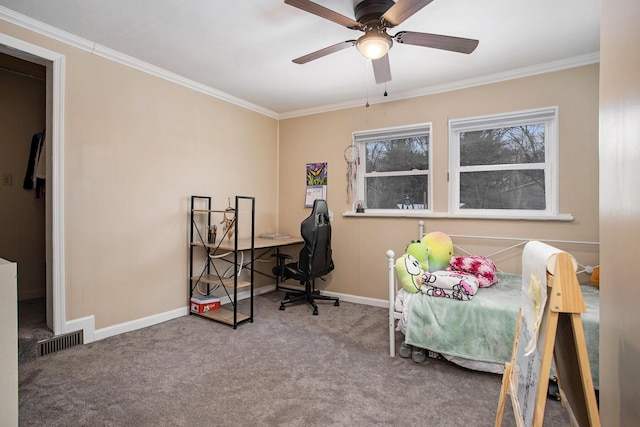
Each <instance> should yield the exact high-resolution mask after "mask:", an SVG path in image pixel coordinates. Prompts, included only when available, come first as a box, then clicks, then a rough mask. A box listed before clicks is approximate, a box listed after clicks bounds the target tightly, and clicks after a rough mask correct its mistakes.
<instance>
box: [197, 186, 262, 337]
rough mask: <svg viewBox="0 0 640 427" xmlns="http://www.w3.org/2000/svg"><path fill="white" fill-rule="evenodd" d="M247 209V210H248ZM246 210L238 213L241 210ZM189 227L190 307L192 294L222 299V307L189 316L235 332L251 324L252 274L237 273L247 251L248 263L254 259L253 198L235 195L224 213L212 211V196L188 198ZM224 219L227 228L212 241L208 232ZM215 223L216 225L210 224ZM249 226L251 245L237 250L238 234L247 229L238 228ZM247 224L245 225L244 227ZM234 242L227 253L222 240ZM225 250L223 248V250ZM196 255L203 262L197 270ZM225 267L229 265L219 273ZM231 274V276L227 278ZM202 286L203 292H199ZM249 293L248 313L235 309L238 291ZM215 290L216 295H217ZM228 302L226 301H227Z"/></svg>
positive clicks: (252, 272) (226, 245)
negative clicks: (242, 278) (243, 277)
mask: <svg viewBox="0 0 640 427" xmlns="http://www.w3.org/2000/svg"><path fill="white" fill-rule="evenodd" d="M248 206H250V209H249V208H248ZM243 208H244V209H246V210H244V211H243V210H241V209H243ZM246 215H248V216H249V217H250V219H246V218H245V216H246ZM190 217H191V226H190V232H189V278H188V279H189V305H191V297H193V296H194V292H195V294H199V295H201V296H205V297H206V296H216V297H220V298H221V299H223V300H224V301H223V302H224V304H223V305H222V306H221V307H220V308H218V309H215V310H210V311H207V312H204V313H195V312H193V311H192V312H191V314H194V315H198V316H202V317H206V318H207V319H211V320H215V321H217V322H221V323H225V324H228V325H231V326H233V328H234V329H236V327H237V326H238V325H239V324H241V323H244V322H253V292H254V271H253V269H252V268H250V269H245V270H246V271H248V275H249V279H248V280H241V279H240V278H239V276H240V274H239V273H240V272H241V271H242V270H243V267H242V266H243V264H244V263H245V262H246V261H244V253H243V251H245V250H247V251H250V256H251V259H250V262H253V260H254V257H255V247H254V244H253V241H254V238H255V231H254V229H255V197H250V196H236V197H235V206H234V207H233V208H232V207H228V208H226V209H223V210H216V209H211V197H209V196H191V209H190ZM220 218H223V221H222V222H221V223H224V222H225V221H226V223H227V225H228V226H227V227H226V228H224V229H223V230H222V232H221V233H219V234H216V237H215V239H210V236H211V233H210V230H211V229H212V227H217V220H219V219H220ZM212 220H213V221H215V222H212ZM241 223H242V224H243V227H247V226H248V227H249V228H250V230H249V231H250V233H249V241H250V242H251V244H250V245H249V247H247V248H244V247H243V248H242V249H240V248H239V246H238V240H239V232H240V231H243V232H245V233H246V230H245V229H244V228H243V227H241V225H240V224H241ZM247 223H248V225H247ZM225 239H227V240H229V241H230V240H231V239H233V242H234V244H233V247H232V249H231V250H228V249H227V248H228V247H229V245H228V244H224V240H225ZM223 246H224V247H225V248H224V249H222V247H223ZM198 253H199V254H200V255H201V257H200V258H203V259H202V263H201V265H199V266H198V267H199V268H196V267H197V264H198V260H199V258H198ZM224 264H230V266H229V267H228V268H226V269H224V270H222V266H223V265H224ZM230 273H231V275H229V274H230ZM203 286H204V290H203V289H201V288H202V287H203ZM220 289H222V290H224V295H220V291H219V290H220ZM245 289H248V290H249V309H248V313H247V312H240V311H239V310H238V290H245ZM216 291H217V292H216ZM227 300H228V301H227Z"/></svg>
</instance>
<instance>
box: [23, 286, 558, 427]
mask: <svg viewBox="0 0 640 427" xmlns="http://www.w3.org/2000/svg"><path fill="white" fill-rule="evenodd" d="M282 297H283V293H281V292H273V293H270V294H266V295H263V296H259V297H256V304H255V321H254V322H253V323H245V324H242V325H240V326H239V327H238V329H236V330H233V329H232V328H231V327H229V326H226V325H222V324H219V323H216V322H212V321H210V320H207V319H204V318H201V317H197V316H185V317H181V318H179V319H175V320H172V321H169V322H165V323H162V324H159V325H155V326H152V327H149V328H145V329H141V330H137V331H134V332H130V333H126V334H121V335H118V336H114V337H111V338H107V339H104V340H101V341H97V342H94V343H91V344H87V345H84V346H78V347H73V348H70V349H67V350H63V351H60V352H58V353H53V354H50V355H47V356H43V357H40V358H35V359H31V360H27V361H24V362H23V363H21V364H20V366H19V381H20V386H19V396H20V425H22V426H193V425H206V426H257V425H266V426H315V425H323V426H324V425H349V426H364V425H393V426H395V425H398V426H409V425H423V426H491V425H493V424H494V421H495V413H496V409H497V405H498V398H499V392H500V382H501V376H499V375H492V374H484V373H478V372H472V371H468V370H465V369H462V368H460V367H457V366H455V365H452V364H450V363H449V362H446V361H443V360H435V359H427V361H426V362H425V363H423V364H416V363H414V362H412V361H411V359H402V358H400V357H395V358H391V357H389V355H388V337H387V330H388V327H387V313H388V312H387V310H386V309H383V308H377V307H370V306H365V305H359V304H350V303H346V302H341V304H340V307H334V306H333V304H332V303H326V304H323V303H320V304H319V305H320V308H319V311H320V315H319V316H312V315H311V310H310V309H309V307H308V306H306V305H296V306H291V307H288V308H287V309H286V311H279V310H278V301H279V300H280V299H281V298H282ZM243 303H244V302H243ZM396 338H397V342H398V344H400V341H401V339H402V337H401V335H400V334H399V333H398V334H397V335H396ZM510 406H511V405H510V404H508V405H507V409H506V411H505V416H504V420H503V425H505V426H512V425H515V422H514V419H513V413H512V410H511V407H510ZM546 408H547V409H546V415H545V425H547V426H564V425H569V419H568V415H567V414H566V411H565V410H564V409H563V408H562V406H561V405H560V403H558V402H554V401H551V400H547V405H546Z"/></svg>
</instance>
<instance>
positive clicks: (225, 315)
mask: <svg viewBox="0 0 640 427" xmlns="http://www.w3.org/2000/svg"><path fill="white" fill-rule="evenodd" d="M193 314H195V315H197V316H202V317H206V318H207V319H211V320H216V321H218V322H222V323H226V324H228V325H232V326H233V311H232V310H229V309H226V308H223V307H220V308H218V309H216V310H211V311H206V312H204V313H193ZM236 316H237V319H236V320H237V322H236V323H240V322H244V321H245V320H249V319H250V318H251V317H250V316H247V315H246V314H242V313H240V312H238V313H237V314H236Z"/></svg>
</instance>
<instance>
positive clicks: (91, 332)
mask: <svg viewBox="0 0 640 427" xmlns="http://www.w3.org/2000/svg"><path fill="white" fill-rule="evenodd" d="M275 289H276V286H275V285H267V286H260V287H259V288H256V289H255V290H254V296H258V295H262V294H266V293H268V292H271V291H274V290H275ZM322 293H323V294H324V295H330V296H335V297H338V298H340V300H342V301H345V302H351V303H355V304H364V305H371V306H374V307H384V308H387V307H389V303H388V301H387V300H382V299H376V298H367V297H360V296H356V295H349V294H342V293H337V292H326V291H322ZM249 296H250V294H249V291H244V292H239V293H238V300H243V299H246V298H249ZM228 302H229V297H224V298H221V300H220V303H221V304H227V303H228ZM188 314H189V306H185V307H180V308H176V309H174V310H169V311H165V312H164V313H158V314H153V315H151V316H147V317H143V318H140V319H136V320H131V321H129V322H124V323H119V324H117V325H112V326H107V327H106V328H100V329H95V317H94V316H87V317H82V318H79V319H74V320H69V321H67V322H66V323H65V332H73V331H78V330H80V329H82V330H83V333H84V337H83V338H84V343H85V344H89V343H91V342H93V341H99V340H102V339H105V338H108V337H112V336H114V335H119V334H123V333H125V332H132V331H135V330H137V329H142V328H147V327H149V326H153V325H157V324H158V323H162V322H166V321H168V320H172V319H176V318H178V317H182V316H186V315H188Z"/></svg>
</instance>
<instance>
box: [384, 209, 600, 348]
mask: <svg viewBox="0 0 640 427" xmlns="http://www.w3.org/2000/svg"><path fill="white" fill-rule="evenodd" d="M423 236H424V221H422V220H420V221H418V239H422V237H423ZM449 237H451V238H452V239H455V238H456V237H457V238H464V239H478V240H496V241H505V242H515V243H513V244H510V246H508V247H505V248H503V249H500V250H498V251H495V252H493V253H490V254H488V255H484V256H486V257H488V258H491V257H494V256H495V255H498V254H502V253H504V252H507V251H510V250H514V249H517V248H520V247H523V246H524V245H526V244H527V242H529V241H531V240H538V241H540V242H544V243H552V244H558V243H564V244H574V245H585V246H598V245H599V244H600V243H599V242H588V241H578V240H553V239H532V238H524V237H496V236H473V235H463V234H449ZM454 248H455V250H456V251H458V253H462V254H465V255H471V254H470V253H469V252H468V251H467V250H465V249H463V248H461V247H460V246H458V245H456V244H454ZM387 263H388V265H387V267H388V274H389V275H388V284H389V356H391V357H395V355H396V348H395V347H396V341H395V332H396V320H399V319H401V318H402V313H401V312H398V311H396V309H395V300H396V294H397V292H398V283H397V280H396V273H395V253H394V252H393V251H392V250H388V251H387ZM578 267H579V268H580V270H578V271H577V272H576V274H579V273H586V274H591V273H592V272H593V269H594V268H595V267H597V266H590V265H582V264H580V263H578Z"/></svg>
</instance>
